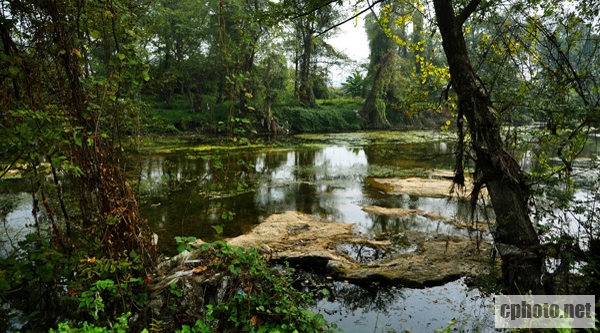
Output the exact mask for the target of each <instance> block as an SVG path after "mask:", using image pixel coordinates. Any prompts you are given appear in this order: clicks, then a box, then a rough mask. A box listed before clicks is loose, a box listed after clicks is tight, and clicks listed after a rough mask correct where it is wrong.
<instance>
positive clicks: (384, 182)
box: [366, 177, 487, 199]
mask: <svg viewBox="0 0 600 333" xmlns="http://www.w3.org/2000/svg"><path fill="white" fill-rule="evenodd" d="M366 181H367V182H368V183H369V184H371V186H373V187H375V188H379V189H381V190H384V191H386V192H388V193H391V194H408V195H415V196H423V197H433V198H449V197H454V198H464V199H468V198H469V197H470V195H471V191H472V190H473V183H472V182H471V181H469V180H468V179H467V180H466V181H465V188H464V189H463V190H459V189H457V188H455V189H454V190H453V191H452V188H453V186H452V185H453V182H452V180H451V179H446V178H444V179H436V178H419V177H410V178H367V179H366ZM481 194H482V195H485V196H487V191H485V189H482V191H481Z"/></svg>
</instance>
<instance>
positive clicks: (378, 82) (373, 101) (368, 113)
mask: <svg viewBox="0 0 600 333" xmlns="http://www.w3.org/2000/svg"><path fill="white" fill-rule="evenodd" d="M395 62H396V49H395V48H392V49H390V50H388V51H387V52H386V53H385V54H384V55H383V56H382V57H381V58H380V63H378V64H376V65H375V68H374V73H373V77H372V85H371V90H370V91H369V93H368V94H367V97H366V98H365V104H364V106H363V108H362V109H361V110H360V116H361V118H362V119H361V123H362V127H363V128H369V129H386V128H389V127H390V123H389V122H388V120H387V117H386V113H385V110H386V104H385V95H386V94H387V91H388V87H389V85H390V81H391V79H392V73H393V72H394V66H395Z"/></svg>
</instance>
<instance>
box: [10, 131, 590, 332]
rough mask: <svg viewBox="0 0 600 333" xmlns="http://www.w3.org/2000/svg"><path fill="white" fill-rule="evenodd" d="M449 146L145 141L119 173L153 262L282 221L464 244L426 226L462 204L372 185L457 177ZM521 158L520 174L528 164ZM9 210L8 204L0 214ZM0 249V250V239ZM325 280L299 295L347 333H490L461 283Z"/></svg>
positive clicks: (318, 139)
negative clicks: (145, 231) (299, 219)
mask: <svg viewBox="0 0 600 333" xmlns="http://www.w3.org/2000/svg"><path fill="white" fill-rule="evenodd" d="M454 142H455V138H454V136H453V135H452V134H450V133H440V132H437V131H408V132H392V131H377V132H358V133H337V134H319V135H315V134H304V135H295V136H291V137H286V138H284V139H283V140H280V141H277V142H273V143H267V142H265V143H261V144H254V145H248V146H225V145H214V144H212V145H209V144H206V143H205V142H203V141H202V140H200V139H198V138H194V137H186V138H167V139H152V142H151V143H147V144H145V145H143V146H144V148H143V149H142V150H141V151H140V153H139V154H137V155H135V156H131V159H130V160H129V161H128V162H127V170H128V177H129V179H130V183H131V184H132V186H133V187H134V188H136V189H137V191H138V192H139V193H140V198H141V209H142V212H143V214H144V215H145V216H146V217H147V218H148V222H149V224H150V226H151V227H152V229H153V231H154V232H155V233H156V234H158V236H159V243H158V245H159V250H160V252H162V253H165V254H166V255H173V254H175V253H176V243H175V241H174V237H175V236H194V237H197V238H201V239H203V240H205V241H211V240H216V239H220V238H223V237H235V236H238V235H241V234H245V233H247V232H248V231H250V230H251V229H252V228H253V227H254V226H256V225H257V224H260V223H261V222H262V221H264V220H265V219H267V218H268V217H269V216H271V215H272V214H275V213H282V212H286V211H298V212H301V213H305V214H309V215H311V216H314V217H317V218H318V219H319V220H321V221H332V222H334V221H335V222H347V223H351V224H353V226H354V231H355V232H356V233H358V234H362V235H364V237H368V238H371V239H377V238H378V237H385V236H388V237H389V236H390V235H395V234H398V233H401V232H403V231H407V230H411V231H415V230H416V231H421V232H425V233H429V234H432V235H439V234H443V235H456V236H461V235H462V236H469V232H468V231H466V229H463V228H457V227H455V226H452V225H450V224H447V223H445V222H444V221H442V220H440V219H436V218H431V217H430V216H443V217H445V218H447V219H455V220H467V219H468V217H469V216H470V213H471V208H470V204H469V203H468V202H467V201H465V200H458V199H456V198H449V197H436V196H424V195H416V194H413V195H408V194H390V193H389V192H386V191H384V190H382V189H381V188H380V187H378V186H373V181H372V180H373V179H376V178H394V177H401V178H406V177H425V178H427V177H431V175H432V174H437V175H441V176H442V177H448V175H449V174H451V170H452V169H453V166H454V155H453V153H452V151H453V149H452V148H453V144H454ZM597 151H598V150H597V147H596V148H595V149H594V152H595V153H596V154H597ZM522 156H523V157H522V158H521V163H522V164H523V165H524V166H525V167H527V166H528V163H531V158H530V156H529V155H528V154H523V155H522ZM438 177H439V176H438ZM0 186H1V187H0V193H2V201H0V208H2V210H0V213H2V214H0V215H3V216H0V218H2V217H3V218H2V221H3V222H4V227H5V230H6V232H7V233H8V234H17V233H19V232H20V233H24V232H26V231H27V228H28V225H31V224H32V223H33V219H32V218H31V197H30V195H28V194H26V193H27V186H26V184H23V182H21V181H19V180H18V179H12V180H4V181H2V182H0ZM448 190H449V188H448ZM9 199H10V200H9ZM7 201H11V202H12V203H13V204H12V205H11V206H10V207H2V206H1V204H2V203H3V202H7ZM366 206H379V207H385V208H404V209H418V210H421V211H424V212H426V213H427V214H410V215H406V216H401V217H400V216H398V217H394V216H390V215H380V214H374V213H370V212H367V211H366V210H364V209H363V208H364V207H366ZM476 213H477V217H479V218H481V219H483V217H486V216H487V217H493V214H492V212H491V211H490V210H489V209H484V208H481V207H480V208H479V209H478V210H477V212H476ZM0 245H2V246H7V245H8V244H7V241H6V240H4V239H0ZM348 251H351V250H348ZM306 274H308V273H306ZM323 279H325V277H323V276H316V275H311V274H308V275H307V276H306V277H303V278H302V279H301V285H300V288H307V289H310V288H311V286H312V287H314V286H315V285H325V284H326V285H327V286H328V289H330V291H331V293H330V295H329V296H327V297H324V296H322V297H320V298H319V300H318V304H317V305H316V307H315V308H314V310H315V311H318V312H321V313H323V314H324V316H325V317H326V318H327V319H328V320H331V321H334V322H337V323H338V325H339V326H340V327H342V328H343V329H344V330H345V331H346V332H365V331H369V332H371V331H372V332H403V331H405V330H409V331H413V332H433V331H436V330H438V329H445V328H447V327H448V326H452V330H454V329H457V330H460V331H469V332H487V331H490V332H491V331H494V329H493V324H494V323H493V313H492V312H491V310H490V306H491V303H492V301H491V299H490V297H486V296H484V295H481V293H480V292H478V291H477V290H470V289H469V288H467V286H466V285H465V283H464V280H462V279H461V280H458V281H455V282H451V283H448V284H445V285H443V286H438V287H433V288H425V289H406V288H396V287H390V286H386V287H384V286H377V285H372V286H368V287H365V286H356V285H352V284H349V283H344V282H343V281H338V282H331V281H327V280H323Z"/></svg>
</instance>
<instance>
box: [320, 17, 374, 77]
mask: <svg viewBox="0 0 600 333" xmlns="http://www.w3.org/2000/svg"><path fill="white" fill-rule="evenodd" d="M328 42H329V43H330V44H331V45H332V46H333V47H335V48H336V49H337V50H338V51H342V52H344V53H345V54H346V55H348V56H349V57H350V58H351V59H352V60H355V61H357V62H365V61H366V60H367V59H368V58H369V42H368V41H367V34H366V32H365V28H364V15H361V16H360V17H359V18H358V20H352V21H350V22H347V23H345V24H344V25H342V26H341V27H340V32H339V33H338V35H337V36H336V37H334V38H332V39H330V40H328ZM329 70H330V73H331V74H330V79H331V84H332V85H333V86H334V87H339V86H341V84H342V82H344V81H346V77H347V76H349V75H350V74H351V73H352V72H353V71H354V67H352V66H351V67H347V68H344V69H340V68H335V67H332V68H330V69H329Z"/></svg>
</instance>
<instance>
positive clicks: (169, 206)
mask: <svg viewBox="0 0 600 333" xmlns="http://www.w3.org/2000/svg"><path fill="white" fill-rule="evenodd" d="M448 149H449V148H448V144H447V143H443V144H442V143H439V142H433V143H422V144H404V145H401V144H394V145H389V144H387V145H375V144H373V145H369V146H352V145H304V146H302V145H299V146H295V147H294V148H289V149H268V148H267V149H244V150H236V151H211V152H210V153H208V152H203V153H189V152H186V153H177V154H168V155H149V156H141V157H140V160H141V162H140V170H139V175H140V180H141V181H140V184H139V186H140V193H141V194H142V196H143V198H144V201H143V207H142V210H143V211H144V212H145V213H146V215H147V216H148V218H149V221H150V224H151V225H152V226H153V227H154V229H155V231H156V232H157V233H159V235H160V236H161V250H162V251H164V252H170V251H173V249H174V248H175V247H174V246H173V245H174V243H173V241H172V238H173V236H176V235H186V236H187V235H189V236H196V237H199V238H203V239H209V240H210V239H213V238H216V237H217V235H216V234H215V230H214V229H213V228H212V226H215V225H221V224H223V225H224V236H227V237H232V236H236V235H239V234H242V233H244V232H246V231H247V230H249V229H250V228H251V227H252V226H253V225H254V224H256V223H260V222H261V221H262V220H264V219H265V218H266V217H268V216H269V215H271V214H274V213H279V212H284V211H289V210H294V211H300V212H303V213H307V214H311V215H314V216H318V217H320V218H321V219H322V220H326V221H342V222H348V223H353V224H354V225H355V226H356V231H357V232H360V233H364V234H367V235H376V234H380V233H383V232H394V231H402V230H407V229H411V230H421V231H426V232H433V233H451V234H457V233H460V232H461V231H460V230H458V229H456V228H454V227H451V226H448V225H446V224H444V223H442V222H440V221H433V220H430V219H428V218H424V217H418V216H411V217H409V218H402V219H400V218H393V217H385V216H378V215H374V214H368V213H366V212H364V211H363V210H362V207H363V206H366V205H381V206H385V207H390V208H418V209H422V210H424V211H426V212H429V213H434V214H439V215H443V216H446V217H448V218H454V217H458V218H460V217H465V216H468V214H470V209H469V208H467V207H468V203H464V202H461V201H458V200H455V199H453V200H447V199H438V198H424V197H416V196H404V195H400V196H398V195H393V196H390V195H387V194H386V193H382V192H380V191H379V190H377V189H375V188H373V187H371V186H370V185H369V184H367V183H366V182H365V181H364V180H365V178H367V177H371V176H374V175H376V176H381V175H382V173H384V174H385V175H387V176H409V175H420V174H423V173H424V170H427V169H433V168H436V169H439V168H442V167H450V166H451V165H452V160H451V155H449V154H448ZM230 213H233V214H235V215H231V214H230ZM229 216H233V219H231V220H230V219H229ZM224 217H226V218H224Z"/></svg>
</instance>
